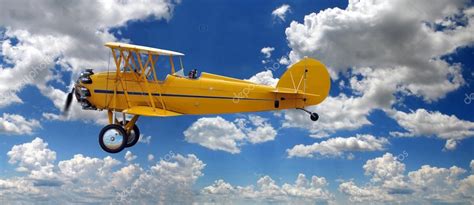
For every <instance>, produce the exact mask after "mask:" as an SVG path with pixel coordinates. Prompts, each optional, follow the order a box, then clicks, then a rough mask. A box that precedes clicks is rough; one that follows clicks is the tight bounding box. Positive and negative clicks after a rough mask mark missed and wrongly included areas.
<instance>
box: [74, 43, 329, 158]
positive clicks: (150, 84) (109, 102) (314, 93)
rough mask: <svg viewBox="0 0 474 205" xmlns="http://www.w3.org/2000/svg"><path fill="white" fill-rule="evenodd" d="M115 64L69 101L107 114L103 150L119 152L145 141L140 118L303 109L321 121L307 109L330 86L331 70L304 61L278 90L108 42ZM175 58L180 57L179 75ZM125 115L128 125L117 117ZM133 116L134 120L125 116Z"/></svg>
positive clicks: (84, 81) (84, 80) (80, 83)
mask: <svg viewBox="0 0 474 205" xmlns="http://www.w3.org/2000/svg"><path fill="white" fill-rule="evenodd" d="M106 46H107V47H109V48H110V49H111V53H112V56H113V59H114V62H115V66H116V67H115V69H114V71H112V72H110V71H107V72H98V73H93V72H92V70H87V71H86V72H84V73H82V74H81V76H80V77H79V79H78V80H77V82H76V84H75V86H74V90H73V91H72V92H71V93H69V95H68V98H67V100H66V109H65V110H66V111H67V110H68V108H69V105H70V102H71V99H72V95H73V94H75V95H76V98H77V100H78V102H80V103H81V105H82V107H83V109H94V110H96V109H99V110H107V111H108V116H109V123H110V124H109V125H107V126H106V127H104V128H103V129H102V130H101V132H100V134H99V143H100V145H101V147H102V148H103V149H104V150H105V151H107V152H110V153H116V152H120V151H121V150H123V149H124V148H125V147H130V146H133V145H134V144H135V143H136V142H137V141H138V136H140V132H139V129H138V127H137V125H136V121H137V120H138V117H139V116H152V117H170V116H178V115H203V114H223V113H239V112H258V111H272V110H282V109H294V108H296V109H301V110H304V111H306V112H307V113H309V114H310V118H311V120H313V121H316V120H317V119H318V118H319V117H318V115H317V114H316V113H312V112H310V111H308V110H305V107H307V106H311V105H316V104H319V103H321V102H322V101H323V100H324V99H325V98H326V97H327V96H328V94H329V89H330V85H331V81H330V77H329V73H328V71H327V69H326V67H325V66H324V65H323V64H322V63H320V62H319V61H317V60H315V59H311V58H304V59H302V60H300V61H299V62H297V63H295V64H293V65H292V66H291V67H290V68H288V69H287V70H286V71H285V73H284V74H283V75H282V76H281V77H280V79H279V81H278V83H277V85H276V86H268V85H260V84H256V83H253V82H249V81H246V80H240V79H236V78H230V77H225V76H220V75H215V74H210V73H205V72H203V73H201V75H200V76H199V77H198V76H197V75H196V74H197V72H196V70H193V71H192V72H190V74H189V75H188V76H185V75H184V68H183V64H182V61H181V57H182V56H184V54H182V53H179V52H175V51H168V50H162V49H156V48H150V47H144V46H137V45H130V44H125V43H107V44H106ZM173 57H179V58H180V71H178V72H176V70H175V65H174V60H173ZM159 58H160V59H163V58H165V59H168V58H169V62H170V63H169V64H170V68H171V69H170V70H171V72H170V73H169V74H168V75H167V76H166V78H165V79H163V80H159V79H158V78H157V70H160V69H163V68H162V67H161V65H160V67H158V64H159V63H157V60H158V59H159ZM117 112H119V113H123V120H122V121H119V120H118V119H117V116H116V113H117ZM127 114H128V115H132V116H133V117H132V118H131V119H129V118H127V117H126V115H127Z"/></svg>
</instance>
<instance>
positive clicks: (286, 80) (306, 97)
mask: <svg viewBox="0 0 474 205" xmlns="http://www.w3.org/2000/svg"><path fill="white" fill-rule="evenodd" d="M276 88H277V90H276V92H277V93H281V94H297V96H298V98H300V97H301V99H302V103H298V106H303V107H305V106H309V105H316V104H319V103H321V102H322V101H323V100H324V99H325V98H326V97H327V96H328V95H329V89H330V88H331V78H330V76H329V72H328V70H327V69H326V67H325V66H324V65H323V64H322V63H321V62H319V61H317V60H315V59H312V58H304V59H302V60H300V61H299V62H298V63H296V64H294V65H292V66H291V67H290V68H289V69H288V70H287V71H286V72H285V73H283V75H282V76H281V78H280V81H278V84H277V86H276Z"/></svg>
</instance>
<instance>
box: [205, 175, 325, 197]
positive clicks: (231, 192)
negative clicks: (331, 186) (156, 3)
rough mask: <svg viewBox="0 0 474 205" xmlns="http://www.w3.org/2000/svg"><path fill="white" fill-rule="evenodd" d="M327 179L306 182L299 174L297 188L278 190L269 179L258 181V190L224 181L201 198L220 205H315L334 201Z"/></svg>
mask: <svg viewBox="0 0 474 205" xmlns="http://www.w3.org/2000/svg"><path fill="white" fill-rule="evenodd" d="M327 185H328V183H327V181H326V178H324V177H318V176H312V177H311V178H310V179H308V178H306V176H305V175H304V174H299V175H298V177H297V179H296V181H295V182H294V184H288V183H285V184H283V185H281V186H278V185H277V183H276V182H275V180H273V179H272V178H271V177H270V176H263V177H261V178H260V179H258V180H257V183H256V186H253V185H248V186H244V187H242V186H233V185H231V184H229V183H227V182H225V181H224V180H222V179H219V180H216V181H215V182H214V184H212V185H210V186H207V187H204V188H203V189H202V191H201V192H202V194H203V196H204V197H206V198H210V199H211V201H215V202H217V203H236V202H237V203H251V204H255V203H262V202H264V201H266V202H272V203H277V204H314V203H315V202H319V203H322V202H326V203H328V202H329V201H332V200H334V195H333V194H332V193H330V192H329V191H328V190H327Z"/></svg>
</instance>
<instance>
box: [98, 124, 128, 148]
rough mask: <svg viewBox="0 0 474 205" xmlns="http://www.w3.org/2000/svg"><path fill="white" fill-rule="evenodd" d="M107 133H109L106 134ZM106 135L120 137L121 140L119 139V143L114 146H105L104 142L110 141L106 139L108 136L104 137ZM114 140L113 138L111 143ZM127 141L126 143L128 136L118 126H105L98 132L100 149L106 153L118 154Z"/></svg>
mask: <svg viewBox="0 0 474 205" xmlns="http://www.w3.org/2000/svg"><path fill="white" fill-rule="evenodd" d="M109 131H110V132H111V133H108V132H109ZM106 133H107V134H109V135H115V136H116V137H117V136H120V137H121V138H122V139H121V140H122V141H121V142H119V143H118V144H116V145H109V146H107V145H106V143H105V140H107V141H109V140H110V139H108V138H109V137H110V136H105V134H106ZM105 138H107V139H105ZM114 140H115V138H113V139H112V140H111V141H114ZM127 141H128V135H127V133H126V132H125V130H124V129H123V128H122V126H120V125H115V124H111V125H107V126H105V127H104V128H102V130H101V131H100V134H99V144H100V147H101V148H102V149H103V150H104V151H106V152H108V153H118V152H120V151H122V150H123V149H124V148H125V146H126V145H127Z"/></svg>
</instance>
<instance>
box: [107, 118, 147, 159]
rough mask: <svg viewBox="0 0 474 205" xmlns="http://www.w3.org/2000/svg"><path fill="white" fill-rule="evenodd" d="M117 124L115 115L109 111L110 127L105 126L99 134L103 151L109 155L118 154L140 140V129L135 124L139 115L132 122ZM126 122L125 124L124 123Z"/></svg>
mask: <svg viewBox="0 0 474 205" xmlns="http://www.w3.org/2000/svg"><path fill="white" fill-rule="evenodd" d="M125 119H126V116H125V114H124V115H123V121H120V122H117V121H118V120H117V119H116V118H115V114H114V113H113V112H112V111H109V123H110V124H109V125H107V126H105V127H104V128H103V129H102V130H101V131H100V134H99V144H100V147H102V149H103V150H104V151H106V152H108V153H118V152H120V151H122V150H123V149H125V148H127V147H132V146H133V145H135V144H137V142H138V140H139V138H140V129H138V126H137V125H136V124H135V123H136V122H137V120H138V115H135V116H134V117H133V118H132V119H131V120H130V121H128V120H125ZM123 122H125V123H123Z"/></svg>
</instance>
